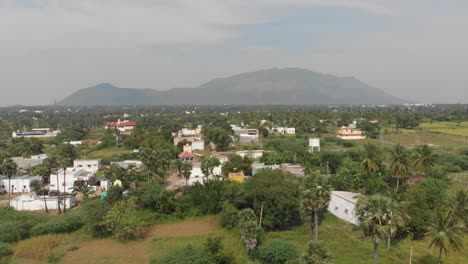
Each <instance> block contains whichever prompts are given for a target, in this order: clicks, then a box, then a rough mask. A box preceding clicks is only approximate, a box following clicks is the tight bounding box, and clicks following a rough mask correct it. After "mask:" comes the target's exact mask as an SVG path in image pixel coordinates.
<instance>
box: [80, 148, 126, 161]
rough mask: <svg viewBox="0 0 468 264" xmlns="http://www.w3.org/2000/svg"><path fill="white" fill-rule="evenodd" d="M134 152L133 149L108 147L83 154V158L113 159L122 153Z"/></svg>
mask: <svg viewBox="0 0 468 264" xmlns="http://www.w3.org/2000/svg"><path fill="white" fill-rule="evenodd" d="M128 153H132V150H128V149H123V148H107V149H101V150H96V151H92V152H89V153H88V154H85V155H83V156H82V157H81V158H85V159H111V158H113V157H114V156H118V155H120V154H128Z"/></svg>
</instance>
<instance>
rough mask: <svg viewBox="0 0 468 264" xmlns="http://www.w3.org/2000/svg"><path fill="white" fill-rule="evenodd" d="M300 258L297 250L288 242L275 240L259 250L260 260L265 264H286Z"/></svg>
mask: <svg viewBox="0 0 468 264" xmlns="http://www.w3.org/2000/svg"><path fill="white" fill-rule="evenodd" d="M298 256H299V251H298V250H297V248H296V247H295V246H294V245H293V244H292V243H291V242H288V241H286V240H280V239H274V240H271V241H270V242H268V243H267V244H265V245H263V246H260V248H259V249H258V259H259V260H260V261H261V262H262V263H265V264H284V263H286V262H287V261H288V260H292V259H295V258H297V257H298Z"/></svg>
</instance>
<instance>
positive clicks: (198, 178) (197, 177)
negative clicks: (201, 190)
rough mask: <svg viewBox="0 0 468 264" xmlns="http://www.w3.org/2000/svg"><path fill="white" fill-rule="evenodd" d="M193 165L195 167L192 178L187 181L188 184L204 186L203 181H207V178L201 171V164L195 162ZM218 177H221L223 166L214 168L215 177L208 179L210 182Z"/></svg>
mask: <svg viewBox="0 0 468 264" xmlns="http://www.w3.org/2000/svg"><path fill="white" fill-rule="evenodd" d="M192 165H193V167H192V172H191V173H190V178H189V180H188V181H187V184H188V185H194V184H195V183H197V182H199V183H201V184H203V181H204V180H206V177H205V175H204V174H203V172H202V170H201V162H194V163H192ZM216 175H218V176H219V175H221V166H216V167H214V169H213V175H209V176H208V179H209V180H211V179H214V177H215V176H216ZM184 183H185V181H184Z"/></svg>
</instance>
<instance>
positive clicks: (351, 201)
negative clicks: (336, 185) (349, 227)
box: [328, 191, 361, 225]
mask: <svg viewBox="0 0 468 264" xmlns="http://www.w3.org/2000/svg"><path fill="white" fill-rule="evenodd" d="M360 195H361V194H360V193H353V192H344V191H332V193H331V200H330V203H329V204H328V211H329V212H330V213H332V214H334V215H335V216H336V217H338V218H340V219H342V220H345V221H347V222H349V223H351V224H353V225H359V219H358V217H357V216H356V204H357V200H358V198H359V196H360Z"/></svg>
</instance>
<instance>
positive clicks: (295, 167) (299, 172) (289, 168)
mask: <svg viewBox="0 0 468 264" xmlns="http://www.w3.org/2000/svg"><path fill="white" fill-rule="evenodd" d="M279 169H280V170H281V171H283V172H289V173H291V174H292V175H296V176H304V167H302V166H301V165H299V164H290V163H283V164H281V165H280V168H279Z"/></svg>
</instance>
